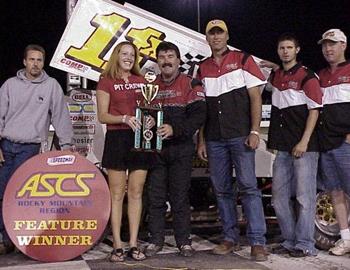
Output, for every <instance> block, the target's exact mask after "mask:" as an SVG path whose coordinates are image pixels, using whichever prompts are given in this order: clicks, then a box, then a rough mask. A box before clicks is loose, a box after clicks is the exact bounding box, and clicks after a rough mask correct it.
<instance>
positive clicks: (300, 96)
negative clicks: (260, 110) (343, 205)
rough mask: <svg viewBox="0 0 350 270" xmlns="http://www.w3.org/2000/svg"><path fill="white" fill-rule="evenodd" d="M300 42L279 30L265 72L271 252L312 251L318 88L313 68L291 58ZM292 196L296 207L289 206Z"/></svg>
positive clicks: (311, 253) (297, 254)
mask: <svg viewBox="0 0 350 270" xmlns="http://www.w3.org/2000/svg"><path fill="white" fill-rule="evenodd" d="M299 51H300V46H299V42H298V40H297V38H296V37H295V36H294V35H293V34H289V33H285V34H283V35H281V36H280V37H279V39H278V42H277V53H278V56H279V58H280V60H281V61H282V67H281V68H277V69H275V70H274V71H272V73H271V74H270V78H269V84H268V87H267V88H271V90H272V110H271V120H270V127H269V137H268V147H269V148H270V149H274V150H277V151H278V152H277V155H276V159H275V161H274V164H273V182H272V200H273V206H274V209H275V212H276V216H277V220H278V223H279V226H280V229H281V233H282V237H283V240H284V241H283V242H282V243H281V245H280V246H279V247H277V248H275V249H273V252H274V253H279V254H281V253H289V254H290V255H291V256H294V257H304V256H315V255H317V250H316V248H315V240H314V228H315V225H314V215H315V214H314V213H315V210H316V175H317V164H318V157H319V153H318V151H319V147H318V140H317V134H316V132H314V128H315V126H316V123H317V119H318V115H319V110H318V109H319V108H321V107H322V92H321V89H320V84H319V82H318V79H317V77H316V75H315V74H314V72H312V71H311V70H309V69H308V68H306V67H305V66H303V65H302V64H301V63H298V62H297V54H298V53H299ZM292 197H295V198H296V202H297V206H298V211H296V212H295V211H294V207H293V201H292Z"/></svg>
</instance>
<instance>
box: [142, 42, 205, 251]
mask: <svg viewBox="0 0 350 270" xmlns="http://www.w3.org/2000/svg"><path fill="white" fill-rule="evenodd" d="M156 55H157V62H158V66H159V69H160V71H161V74H160V75H158V77H157V80H156V81H155V82H154V84H156V85H159V91H158V94H157V96H156V98H155V100H154V101H153V104H162V109H163V112H164V124H163V125H161V126H160V127H159V128H158V130H157V134H158V135H160V136H161V137H162V139H163V142H162V143H163V149H162V152H161V153H160V154H159V155H158V156H157V158H158V162H157V164H156V165H155V167H154V168H152V169H151V170H150V171H149V177H148V179H149V185H148V196H149V224H148V225H149V231H150V233H151V239H150V242H151V244H150V245H149V246H148V247H147V248H146V250H145V253H146V256H153V255H155V254H156V253H157V252H158V251H160V250H161V249H162V247H163V244H164V238H165V214H166V209H167V206H166V201H167V200H169V201H170V205H171V211H172V214H173V228H174V235H175V241H176V245H177V247H178V248H179V250H180V254H181V255H182V256H186V257H189V256H192V255H193V252H194V250H193V248H192V246H191V238H190V232H191V227H190V226H191V211H190V202H189V189H190V181H191V171H192V158H193V154H194V143H193V135H194V133H195V132H196V130H198V129H199V128H200V126H201V125H203V123H204V120H205V115H206V105H205V98H204V92H203V88H202V86H201V83H200V81H198V80H194V79H192V78H190V77H188V76H186V75H184V74H181V73H180V72H179V65H180V51H179V49H178V47H177V46H176V45H175V44H173V43H170V42H162V43H160V44H159V45H158V47H157V50H156Z"/></svg>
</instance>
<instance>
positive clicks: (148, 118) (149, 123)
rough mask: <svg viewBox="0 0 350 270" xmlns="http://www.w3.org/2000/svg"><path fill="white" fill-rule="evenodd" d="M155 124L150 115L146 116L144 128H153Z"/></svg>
mask: <svg viewBox="0 0 350 270" xmlns="http://www.w3.org/2000/svg"><path fill="white" fill-rule="evenodd" d="M155 124H156V120H155V119H154V118H153V117H152V116H151V115H148V116H146V128H147V129H151V128H153V127H154V126H155Z"/></svg>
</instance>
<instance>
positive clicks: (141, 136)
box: [134, 72, 163, 152]
mask: <svg viewBox="0 0 350 270" xmlns="http://www.w3.org/2000/svg"><path fill="white" fill-rule="evenodd" d="M145 80H146V81H147V83H146V84H144V85H142V87H141V92H142V96H143V98H144V100H143V104H141V101H140V100H137V101H136V102H137V107H136V114H135V116H136V118H137V119H138V120H139V121H140V122H141V128H139V129H136V130H135V141H134V149H135V150H140V151H151V152H152V151H161V150H162V138H161V136H159V135H156V136H157V137H156V139H155V141H154V140H152V139H153V138H154V133H156V134H157V132H156V131H157V128H158V127H160V126H161V125H162V124H163V110H162V104H161V103H159V104H157V105H155V106H152V105H151V102H152V101H153V100H154V99H155V98H156V96H157V94H158V90H159V85H155V84H152V82H154V81H155V80H156V75H155V73H153V72H147V73H146V74H145ZM150 116H152V117H154V118H155V120H156V125H155V126H154V127H152V128H151V127H150V126H149V125H148V124H147V119H148V117H150ZM152 144H153V145H152Z"/></svg>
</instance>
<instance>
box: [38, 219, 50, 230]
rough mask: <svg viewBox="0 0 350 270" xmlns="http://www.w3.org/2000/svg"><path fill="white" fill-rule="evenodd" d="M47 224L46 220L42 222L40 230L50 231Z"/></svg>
mask: <svg viewBox="0 0 350 270" xmlns="http://www.w3.org/2000/svg"><path fill="white" fill-rule="evenodd" d="M48 229H49V227H48V226H47V222H46V221H45V220H41V221H40V223H39V226H38V230H48Z"/></svg>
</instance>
